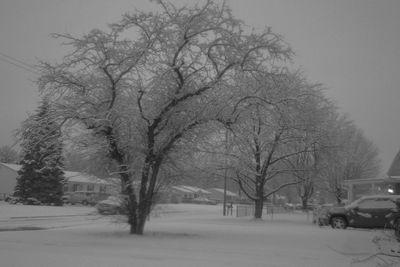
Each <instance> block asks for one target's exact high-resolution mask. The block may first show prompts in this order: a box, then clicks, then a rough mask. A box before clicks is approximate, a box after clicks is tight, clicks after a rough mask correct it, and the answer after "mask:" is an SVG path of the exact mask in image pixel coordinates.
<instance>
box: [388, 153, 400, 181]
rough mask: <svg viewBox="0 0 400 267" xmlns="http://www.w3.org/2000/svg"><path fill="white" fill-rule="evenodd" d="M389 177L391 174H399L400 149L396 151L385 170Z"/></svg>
mask: <svg viewBox="0 0 400 267" xmlns="http://www.w3.org/2000/svg"><path fill="white" fill-rule="evenodd" d="M387 175H388V176H389V177H392V176H400V150H399V152H397V155H396V156H395V157H394V159H393V162H392V164H391V165H390V168H389V170H388V172H387Z"/></svg>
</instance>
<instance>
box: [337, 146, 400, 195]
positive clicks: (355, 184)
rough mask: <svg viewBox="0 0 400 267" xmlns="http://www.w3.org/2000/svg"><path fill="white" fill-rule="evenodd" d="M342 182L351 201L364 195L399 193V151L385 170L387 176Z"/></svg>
mask: <svg viewBox="0 0 400 267" xmlns="http://www.w3.org/2000/svg"><path fill="white" fill-rule="evenodd" d="M343 184H344V186H345V187H346V188H347V192H348V200H349V201H353V200H355V199H357V198H359V197H361V196H364V195H374V194H396V195H400V151H399V152H398V153H397V155H396V156H395V158H394V159H393V161H392V164H391V165H390V168H389V170H388V172H387V177H384V178H371V179H355V180H347V181H344V182H343Z"/></svg>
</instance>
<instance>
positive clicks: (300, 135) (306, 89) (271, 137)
mask: <svg viewBox="0 0 400 267" xmlns="http://www.w3.org/2000/svg"><path fill="white" fill-rule="evenodd" d="M260 74H261V75H260ZM247 78H248V79H247ZM238 87H240V88H251V89H252V90H254V91H253V94H251V95H247V96H243V97H241V98H239V100H238V101H237V102H236V103H235V104H234V105H233V106H232V110H231V120H229V119H228V120H227V119H225V121H226V122H225V124H227V125H228V127H229V128H230V129H231V134H230V138H229V142H231V143H232V144H231V145H230V147H231V151H230V152H229V154H230V155H231V159H230V160H229V162H230V164H228V165H229V166H230V169H231V172H233V173H234V177H233V179H234V180H235V181H236V182H237V183H238V184H239V186H240V188H241V190H242V191H243V192H244V193H245V194H246V196H247V197H248V198H249V199H251V200H252V201H254V203H255V213H254V217H255V218H262V211H263V206H264V202H265V201H266V199H267V198H268V197H269V196H271V195H273V194H274V193H276V192H278V191H280V190H281V189H283V188H285V187H287V186H290V185H294V184H297V183H299V179H297V178H293V177H292V179H290V178H289V176H293V175H291V174H293V173H294V172H299V170H298V169H294V168H293V164H289V163H291V161H290V160H291V159H294V158H298V157H299V155H307V154H308V153H311V152H313V149H314V148H313V146H312V144H313V143H315V142H317V141H316V140H317V134H316V133H317V132H318V128H316V127H310V124H311V122H312V123H314V124H315V122H313V120H312V119H311V118H310V116H311V114H318V112H319V110H318V105H316V104H315V103H318V102H319V101H323V100H324V99H323V98H322V95H321V94H320V93H319V91H318V90H317V89H318V87H319V85H310V84H309V83H308V82H307V81H305V79H304V78H303V77H302V75H300V74H298V73H295V74H291V73H278V74H273V75H271V74H270V73H268V74H267V75H265V74H262V73H261V72H260V73H258V74H257V75H252V76H251V77H250V78H249V77H248V76H247V77H241V78H240V80H239V81H238ZM227 114H229V113H225V116H227ZM307 133H310V134H309V135H308V136H314V138H309V139H307V138H306V136H307ZM311 133H313V135H311ZM299 144H307V145H299ZM302 171H305V170H302Z"/></svg>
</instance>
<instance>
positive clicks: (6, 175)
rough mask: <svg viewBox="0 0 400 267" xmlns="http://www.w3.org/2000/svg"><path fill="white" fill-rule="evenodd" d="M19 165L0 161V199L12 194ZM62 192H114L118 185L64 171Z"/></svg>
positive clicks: (117, 189)
mask: <svg viewBox="0 0 400 267" xmlns="http://www.w3.org/2000/svg"><path fill="white" fill-rule="evenodd" d="M20 169H21V165H17V164H8V163H1V162H0V199H4V198H5V197H6V196H8V195H12V194H13V192H14V188H15V185H16V184H17V177H18V171H19V170H20ZM64 177H65V184H64V187H63V190H64V193H68V192H74V191H93V192H101V193H110V194H111V193H116V192H118V191H119V185H118V184H117V183H116V182H114V181H115V179H107V180H105V179H100V178H98V177H96V176H93V175H89V174H84V173H80V172H70V171H65V172H64Z"/></svg>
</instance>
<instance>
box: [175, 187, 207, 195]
mask: <svg viewBox="0 0 400 267" xmlns="http://www.w3.org/2000/svg"><path fill="white" fill-rule="evenodd" d="M181 187H183V188H185V189H188V190H190V191H192V192H193V193H202V194H211V192H209V191H207V190H205V189H203V188H200V187H196V186H189V185H181Z"/></svg>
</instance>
